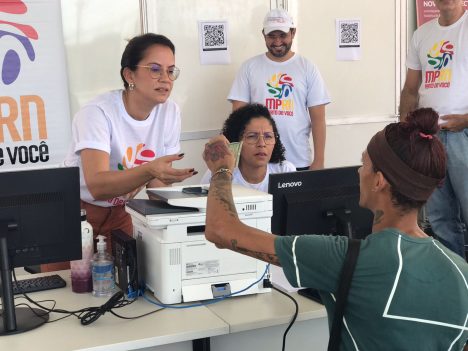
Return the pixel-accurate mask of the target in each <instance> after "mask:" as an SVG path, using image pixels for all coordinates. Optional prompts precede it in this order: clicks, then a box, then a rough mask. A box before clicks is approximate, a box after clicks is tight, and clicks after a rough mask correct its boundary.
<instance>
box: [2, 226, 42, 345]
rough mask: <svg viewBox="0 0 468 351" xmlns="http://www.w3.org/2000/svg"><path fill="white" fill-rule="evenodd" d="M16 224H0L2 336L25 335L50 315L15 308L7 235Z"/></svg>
mask: <svg viewBox="0 0 468 351" xmlns="http://www.w3.org/2000/svg"><path fill="white" fill-rule="evenodd" d="M16 226H17V225H16V224H10V223H5V222H0V287H1V290H0V299H1V301H2V309H0V316H1V317H2V319H1V320H0V336H2V335H11V334H18V333H23V332H25V331H28V330H31V329H34V328H37V327H39V326H41V325H42V324H44V323H45V322H47V321H48V320H49V314H48V313H47V312H46V311H44V310H41V309H39V308H29V307H15V302H14V299H13V285H12V280H11V276H12V271H11V269H10V259H9V256H8V245H7V235H8V232H9V231H11V230H14V229H16Z"/></svg>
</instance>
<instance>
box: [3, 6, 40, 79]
mask: <svg viewBox="0 0 468 351" xmlns="http://www.w3.org/2000/svg"><path fill="white" fill-rule="evenodd" d="M27 11H28V9H27V7H26V5H25V4H24V3H23V2H22V1H20V0H10V1H8V2H0V13H9V14H15V15H23V14H25V13H26V12H27ZM0 25H1V26H2V27H3V26H4V25H5V26H7V27H14V28H15V31H16V32H21V33H23V34H24V35H21V34H18V33H15V32H11V31H6V30H1V29H0V39H1V38H3V37H6V36H10V37H13V38H15V39H16V40H18V41H19V42H20V43H21V45H22V46H23V48H24V50H25V51H26V54H27V55H28V58H29V60H30V61H34V60H35V58H36V54H35V52H34V48H33V46H32V44H31V39H32V40H37V39H38V38H39V36H38V34H37V32H36V30H35V29H34V28H33V27H31V26H29V25H26V24H20V23H15V22H8V21H3V20H0ZM20 71H21V59H20V56H19V55H18V53H17V52H16V51H15V50H13V49H8V50H7V52H6V54H5V58H4V59H3V63H2V82H3V83H4V84H5V85H9V84H11V83H13V82H14V81H15V80H16V79H17V78H18V76H19V73H20Z"/></svg>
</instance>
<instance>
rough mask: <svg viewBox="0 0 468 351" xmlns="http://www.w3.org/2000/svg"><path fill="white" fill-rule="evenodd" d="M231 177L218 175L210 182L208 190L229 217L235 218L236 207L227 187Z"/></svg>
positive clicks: (224, 174)
mask: <svg viewBox="0 0 468 351" xmlns="http://www.w3.org/2000/svg"><path fill="white" fill-rule="evenodd" d="M231 181H232V180H231V176H230V175H229V174H227V173H222V174H218V175H217V176H216V177H215V178H214V179H212V180H211V185H214V186H210V190H211V189H213V190H214V194H215V199H216V200H217V201H219V202H220V203H221V205H223V207H224V208H225V209H226V211H227V212H228V213H229V215H230V216H232V217H236V218H237V211H236V206H235V205H234V200H233V198H232V191H231V189H230V188H229V187H228V185H230V184H231Z"/></svg>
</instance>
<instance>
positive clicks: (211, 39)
mask: <svg viewBox="0 0 468 351" xmlns="http://www.w3.org/2000/svg"><path fill="white" fill-rule="evenodd" d="M199 36H200V60H201V63H202V64H228V63H230V55H229V45H228V27H227V22H226V21H199Z"/></svg>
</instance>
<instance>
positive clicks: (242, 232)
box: [203, 135, 279, 265]
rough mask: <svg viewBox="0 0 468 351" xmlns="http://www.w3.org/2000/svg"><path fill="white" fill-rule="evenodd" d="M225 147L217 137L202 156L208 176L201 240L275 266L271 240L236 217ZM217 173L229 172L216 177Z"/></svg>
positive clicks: (229, 158) (230, 159) (231, 164)
mask: <svg viewBox="0 0 468 351" xmlns="http://www.w3.org/2000/svg"><path fill="white" fill-rule="evenodd" d="M227 144H228V141H227V139H226V138H225V137H224V136H222V135H220V136H217V137H215V138H214V139H212V140H211V141H210V142H209V143H208V144H206V145H205V151H204V152H203V159H204V160H205V162H206V164H207V166H208V168H209V169H210V171H211V173H212V177H211V183H210V191H209V193H208V204H207V210H206V229H205V236H206V238H207V240H209V241H211V242H213V243H215V244H216V246H218V247H219V248H226V249H230V250H233V251H236V252H239V253H242V254H244V255H248V256H251V257H254V258H257V259H260V260H262V261H266V262H270V263H272V264H275V265H279V261H278V257H277V256H276V254H275V245H274V240H275V236H274V235H272V234H270V233H266V232H263V231H261V230H259V229H256V228H252V227H249V226H248V225H245V224H243V223H242V222H241V221H240V220H239V217H238V216H237V211H236V207H235V205H234V200H233V196H232V182H231V181H232V179H231V177H232V173H231V172H230V171H232V170H233V169H234V157H233V155H232V154H231V152H230V151H229V149H228V147H227ZM220 169H226V170H230V171H225V170H223V171H221V172H219V173H217V171H218V170H220Z"/></svg>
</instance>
